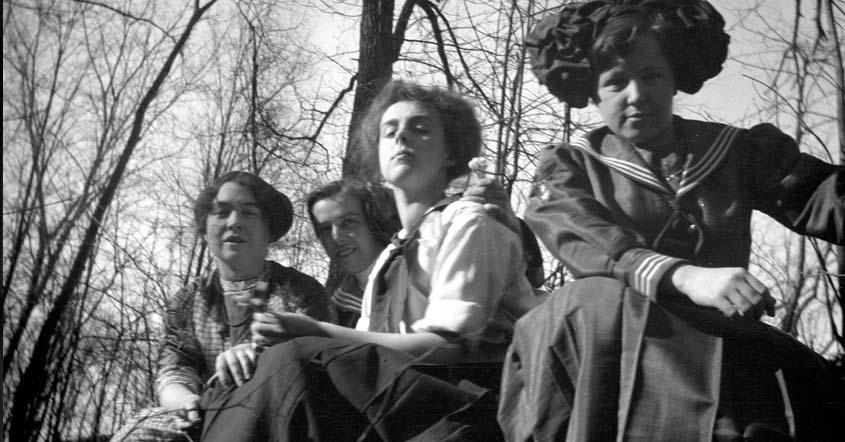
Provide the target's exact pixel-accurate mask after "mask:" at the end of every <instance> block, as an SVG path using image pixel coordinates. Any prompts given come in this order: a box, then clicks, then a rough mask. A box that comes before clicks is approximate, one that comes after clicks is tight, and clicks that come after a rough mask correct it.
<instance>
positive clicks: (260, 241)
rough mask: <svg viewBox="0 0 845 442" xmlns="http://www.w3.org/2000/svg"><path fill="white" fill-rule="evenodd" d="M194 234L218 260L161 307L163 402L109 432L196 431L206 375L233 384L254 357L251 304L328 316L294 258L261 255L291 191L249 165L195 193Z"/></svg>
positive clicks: (149, 435) (186, 435)
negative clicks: (291, 263)
mask: <svg viewBox="0 0 845 442" xmlns="http://www.w3.org/2000/svg"><path fill="white" fill-rule="evenodd" d="M194 221H195V223H196V229H197V232H198V233H199V235H201V236H202V238H203V240H204V241H205V242H206V244H207V245H208V249H209V251H210V252H211V254H212V256H213V257H214V262H215V264H216V269H215V270H214V271H213V272H212V273H211V274H210V275H204V276H202V277H200V278H198V279H197V280H196V281H194V282H192V283H191V284H189V285H188V286H186V287H184V288H183V289H182V290H181V291H179V292H178V293H177V294H176V296H174V297H173V299H171V300H170V305H169V307H168V309H167V311H166V312H165V315H164V332H163V339H162V344H161V350H160V353H159V372H158V376H157V377H156V390H157V392H158V395H159V401H160V404H161V406H160V407H159V408H152V409H146V410H143V411H142V412H140V413H139V414H138V415H137V416H135V417H134V418H133V419H132V420H130V421H129V422H128V423H127V424H126V425H125V426H124V427H123V428H121V430H120V431H118V432H117V433H116V434H115V435H114V437H113V439H112V440H115V441H123V440H127V441H130V440H144V441H149V440H163V441H170V440H196V439H197V437H198V435H199V434H198V433H199V430H200V429H201V426H200V425H199V420H200V417H201V416H200V414H201V413H200V409H201V407H200V401H201V399H200V395H202V394H203V391H204V390H205V386H206V383H207V382H208V381H209V379H210V378H212V376H214V377H215V378H216V379H218V380H219V381H220V382H221V383H223V384H226V385H230V384H235V385H241V384H243V383H244V382H245V380H246V379H249V377H250V375H251V373H252V371H253V370H254V367H253V365H254V362H255V358H256V353H255V349H254V347H253V345H252V342H251V334H250V332H249V326H250V322H251V317H252V314H253V312H254V311H255V308H253V307H250V306H246V305H243V304H242V303H239V302H238V299H239V297H242V296H243V295H244V294H248V296H249V297H255V298H258V299H260V300H261V306H262V307H261V309H262V310H266V311H268V312H276V313H282V312H294V313H300V314H303V315H309V317H313V318H315V319H327V318H328V300H327V298H326V295H325V293H324V290H323V286H322V285H320V283H318V282H317V281H316V280H314V279H313V278H311V277H310V276H307V275H305V274H303V273H300V272H298V271H296V270H294V269H292V268H289V267H284V266H282V265H280V264H278V263H275V262H273V261H267V260H266V256H267V247H268V245H269V244H270V243H271V242H274V241H277V240H278V239H279V238H281V237H282V236H283V235H284V234H285V233H286V232H287V231H288V229H290V226H291V222H292V221H293V207H292V206H291V203H290V200H288V198H287V197H286V196H285V195H284V194H283V193H281V192H279V191H278V190H276V189H275V188H273V186H271V185H270V184H268V183H267V182H266V181H264V180H262V179H261V178H259V177H257V176H255V175H252V174H250V173H247V172H229V173H226V174H224V175H223V176H221V177H219V178H217V179H216V180H215V181H214V182H213V183H212V184H211V185H209V186H208V187H207V188H205V189H204V190H203V191H202V193H200V195H199V197H198V198H197V200H196V202H195V205H194Z"/></svg>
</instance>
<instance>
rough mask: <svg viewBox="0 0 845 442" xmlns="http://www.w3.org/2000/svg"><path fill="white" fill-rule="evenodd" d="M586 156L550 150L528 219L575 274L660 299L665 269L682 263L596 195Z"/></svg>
mask: <svg viewBox="0 0 845 442" xmlns="http://www.w3.org/2000/svg"><path fill="white" fill-rule="evenodd" d="M586 161H587V159H586V158H585V157H584V154H582V153H580V152H578V151H575V150H574V149H568V148H566V147H550V148H547V149H546V150H545V151H544V152H543V153H542V156H541V158H540V163H539V165H538V167H537V173H536V176H535V180H534V188H533V190H532V194H531V198H530V200H529V203H528V208H527V209H526V212H525V220H526V222H527V223H528V224H529V226H530V227H531V229H532V230H533V231H534V232H535V233H536V234H537V237H538V238H540V240H541V241H542V242H543V243H544V244H545V246H546V248H547V249H548V250H549V251H551V252H552V254H554V256H555V257H556V258H557V259H559V260H560V261H561V262H562V263H563V264H564V265H565V266H566V267H567V268H568V269H569V270H570V271H571V272H572V273H573V274H574V275H575V276H576V277H579V278H582V277H587V276H607V277H612V278H616V279H619V280H622V281H624V282H626V283H627V284H628V285H630V286H631V287H633V288H634V289H636V290H638V291H639V292H641V293H643V294H644V295H646V296H648V297H649V298H650V299H651V300H653V301H656V300H657V289H658V285H659V284H660V281H661V280H662V279H663V278H664V276H665V275H666V273H667V272H668V271H669V270H670V269H672V268H673V267H675V266H677V265H678V264H680V263H682V262H684V261H683V260H681V259H678V258H675V257H671V256H667V255H663V254H660V253H657V252H655V251H653V250H650V249H649V247H648V245H647V243H646V240H645V238H643V237H642V235H640V234H638V233H637V232H636V231H634V230H633V229H630V228H627V227H625V226H623V225H622V224H621V223H620V222H619V221H617V216H616V215H614V213H613V212H612V211H611V210H610V209H609V208H607V207H606V206H604V205H603V204H602V203H601V202H599V201H598V200H597V199H596V196H595V193H594V191H593V183H592V182H591V180H590V178H589V176H588V175H587V172H586V169H585V162H586Z"/></svg>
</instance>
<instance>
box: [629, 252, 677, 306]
mask: <svg viewBox="0 0 845 442" xmlns="http://www.w3.org/2000/svg"><path fill="white" fill-rule="evenodd" d="M671 260H672V258H671V257H669V256H665V255H661V254H659V253H654V254H651V255H650V256H648V257H646V258H645V259H644V260H643V262H641V263H640V265H639V266H637V269H636V270H635V271H634V274H635V275H636V276H635V279H634V289H636V290H637V291H639V292H640V293H644V294H646V295H647V296H649V297H651V295H653V293H651V292H652V290H651V281H652V279H654V276H655V274H656V273H657V271H658V270H659V269H660V267H661V266H662V265H663V264H665V263H666V262H668V261H671Z"/></svg>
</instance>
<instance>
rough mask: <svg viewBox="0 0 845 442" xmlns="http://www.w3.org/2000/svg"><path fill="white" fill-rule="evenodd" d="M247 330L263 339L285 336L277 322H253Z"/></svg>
mask: <svg viewBox="0 0 845 442" xmlns="http://www.w3.org/2000/svg"><path fill="white" fill-rule="evenodd" d="M249 330H250V331H251V332H252V334H254V335H260V336H263V337H265V338H274V337H280V336H282V335H284V334H285V328H284V326H282V324H281V323H278V322H253V323H252V324H250V326H249Z"/></svg>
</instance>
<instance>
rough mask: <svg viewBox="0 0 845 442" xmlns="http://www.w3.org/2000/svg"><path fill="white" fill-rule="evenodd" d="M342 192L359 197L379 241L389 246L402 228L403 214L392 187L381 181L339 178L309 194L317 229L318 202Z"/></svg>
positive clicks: (310, 211)
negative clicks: (397, 207)
mask: <svg viewBox="0 0 845 442" xmlns="http://www.w3.org/2000/svg"><path fill="white" fill-rule="evenodd" d="M338 195H340V196H346V195H349V196H353V197H355V198H358V201H360V202H361V210H363V211H364V218H365V222H366V223H367V227H369V228H370V231H371V232H373V237H375V239H376V241H378V242H379V243H381V244H382V245H383V246H386V245H387V244H388V243H389V242H390V239H391V238H392V237H393V235H394V234H395V233H396V232H398V231H399V228H400V222H399V215H398V214H397V212H396V203H395V202H394V200H393V193H392V192H391V191H390V189H388V188H386V187H384V186H381V185H378V184H364V183H362V182H360V181H354V180H347V181H345V180H338V181H332V182H330V183H328V184H326V185H323V186H321V187H319V188H317V189H316V190H314V191H313V192H311V193H310V194H308V198H307V203H306V205H307V207H308V217H309V218H310V219H311V225H312V226H313V227H314V231H315V232H316V231H317V225H318V224H319V223H318V222H317V219H316V218H314V204H317V201H320V200H324V199H327V198H332V197H334V196H338Z"/></svg>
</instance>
